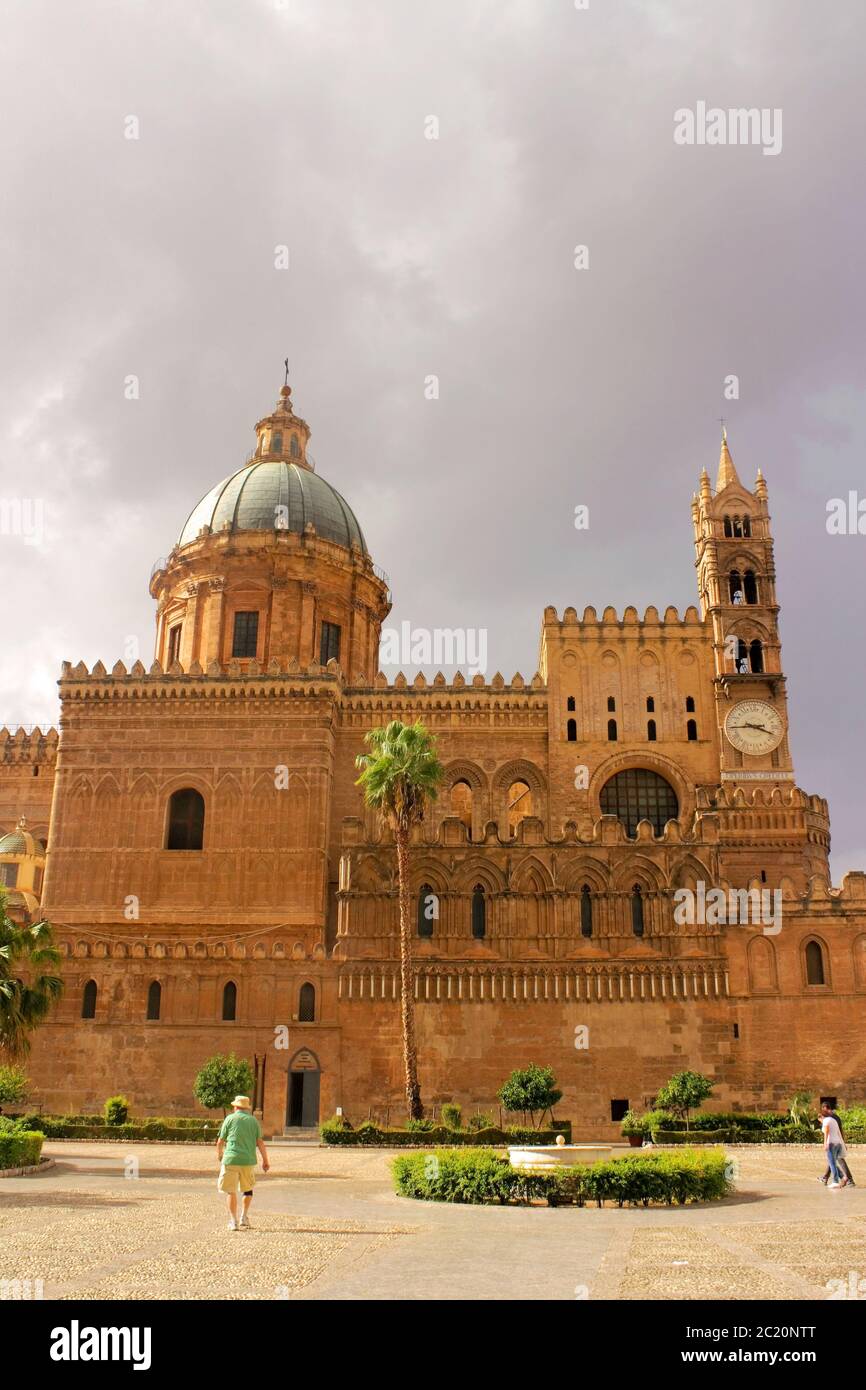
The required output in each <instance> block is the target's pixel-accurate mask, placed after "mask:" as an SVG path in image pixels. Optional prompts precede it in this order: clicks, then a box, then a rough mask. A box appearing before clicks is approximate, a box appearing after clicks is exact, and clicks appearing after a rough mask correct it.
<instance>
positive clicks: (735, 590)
mask: <svg viewBox="0 0 866 1390" xmlns="http://www.w3.org/2000/svg"><path fill="white" fill-rule="evenodd" d="M728 593H729V595H730V599H731V603H742V601H743V581H742V579H741V577H740V571H739V570H731V573H730V574H729V575H728Z"/></svg>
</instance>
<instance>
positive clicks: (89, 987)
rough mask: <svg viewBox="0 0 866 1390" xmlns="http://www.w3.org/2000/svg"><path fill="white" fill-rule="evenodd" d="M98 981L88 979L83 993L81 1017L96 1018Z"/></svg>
mask: <svg viewBox="0 0 866 1390" xmlns="http://www.w3.org/2000/svg"><path fill="white" fill-rule="evenodd" d="M96 993H97V991H96V981H95V980H88V981H87V984H86V985H85V986H84V990H83V993H82V995H81V1017H82V1018H96Z"/></svg>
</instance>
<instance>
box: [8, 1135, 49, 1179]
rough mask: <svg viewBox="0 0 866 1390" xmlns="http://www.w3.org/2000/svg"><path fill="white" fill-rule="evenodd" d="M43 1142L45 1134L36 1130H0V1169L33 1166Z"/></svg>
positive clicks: (40, 1151)
mask: <svg viewBox="0 0 866 1390" xmlns="http://www.w3.org/2000/svg"><path fill="white" fill-rule="evenodd" d="M44 1142H45V1135H44V1134H41V1133H40V1132H39V1131H38V1130H20V1131H12V1132H8V1131H7V1132H3V1131H0V1170H2V1169H3V1168H30V1167H33V1166H34V1165H35V1164H37V1163H38V1162H39V1156H40V1154H41V1153H42V1145H43V1143H44Z"/></svg>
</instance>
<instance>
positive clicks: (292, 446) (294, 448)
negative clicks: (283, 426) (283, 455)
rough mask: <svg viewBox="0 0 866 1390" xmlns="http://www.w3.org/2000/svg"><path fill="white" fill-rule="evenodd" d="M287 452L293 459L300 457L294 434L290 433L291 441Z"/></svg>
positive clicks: (296, 437)
mask: <svg viewBox="0 0 866 1390" xmlns="http://www.w3.org/2000/svg"><path fill="white" fill-rule="evenodd" d="M289 453H290V454H291V456H292V458H293V459H296V458H300V455H301V450H300V447H299V445H298V436H297V435H296V434H293V435H292V442H291V444H290V446H289Z"/></svg>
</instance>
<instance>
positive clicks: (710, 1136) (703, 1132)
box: [654, 1129, 729, 1144]
mask: <svg viewBox="0 0 866 1390" xmlns="http://www.w3.org/2000/svg"><path fill="white" fill-rule="evenodd" d="M728 1137H729V1136H728V1131H727V1130H726V1129H663V1130H658V1131H657V1132H656V1134H655V1135H654V1138H655V1141H656V1143H658V1144H719V1143H722V1144H723V1143H725V1142H726V1140H727V1139H728Z"/></svg>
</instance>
